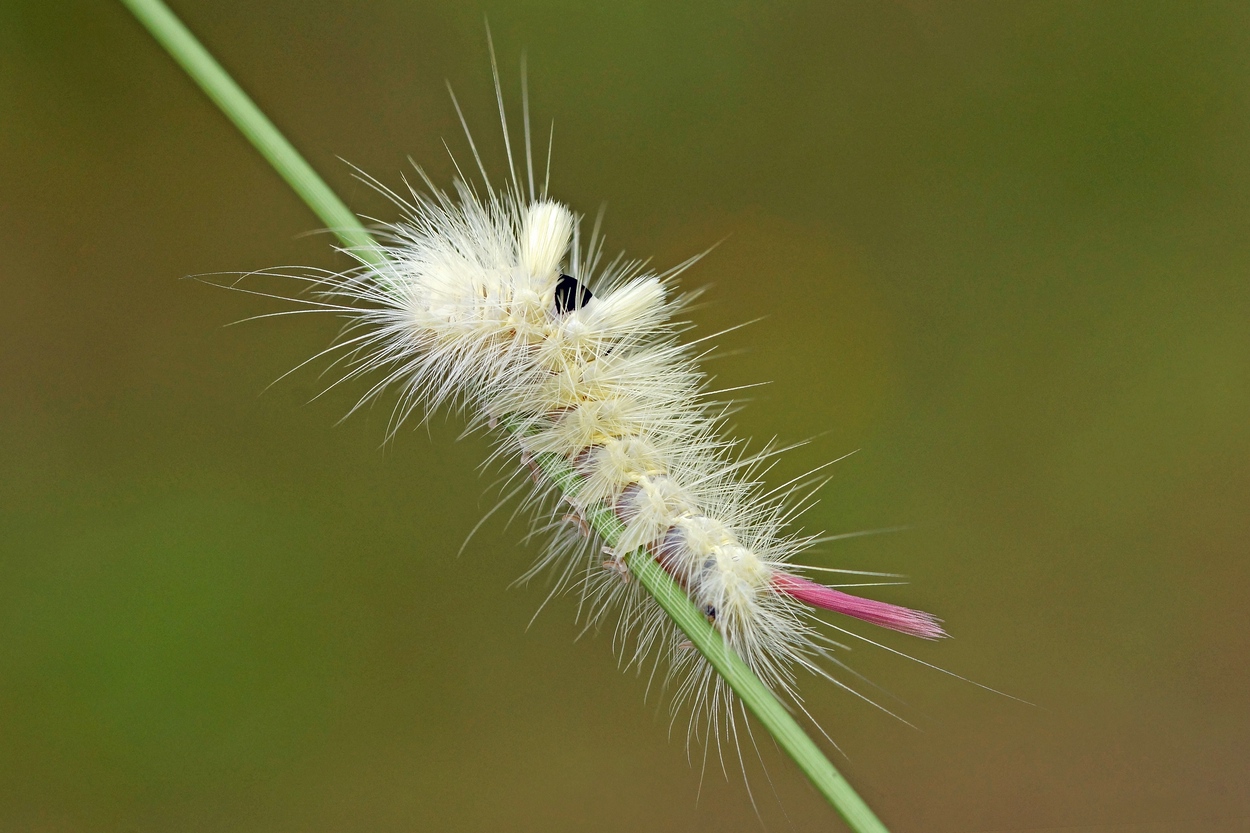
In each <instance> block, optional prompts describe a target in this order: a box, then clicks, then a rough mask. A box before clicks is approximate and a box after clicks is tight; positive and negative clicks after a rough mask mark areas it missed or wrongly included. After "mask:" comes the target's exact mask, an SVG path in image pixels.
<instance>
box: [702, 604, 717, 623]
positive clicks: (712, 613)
mask: <svg viewBox="0 0 1250 833" xmlns="http://www.w3.org/2000/svg"><path fill="white" fill-rule="evenodd" d="M703 615H704V616H706V617H707V620H708V621H709V622H712V623H715V622H716V608H714V607H713V606H712V605H704V606H703Z"/></svg>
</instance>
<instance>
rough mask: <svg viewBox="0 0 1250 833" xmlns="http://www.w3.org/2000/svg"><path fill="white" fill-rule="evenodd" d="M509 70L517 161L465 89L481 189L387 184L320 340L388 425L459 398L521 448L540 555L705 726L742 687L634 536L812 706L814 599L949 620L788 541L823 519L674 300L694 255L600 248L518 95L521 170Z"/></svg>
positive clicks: (755, 667) (932, 624)
mask: <svg viewBox="0 0 1250 833" xmlns="http://www.w3.org/2000/svg"><path fill="white" fill-rule="evenodd" d="M492 61H493V57H492ZM495 84H496V95H497V99H498V102H499V115H500V119H501V123H502V128H503V136H504V143H505V150H506V151H507V156H508V160H509V172H510V177H509V181H508V182H507V184H505V186H504V187H503V188H500V189H495V188H493V187H492V186H491V185H490V179H489V177H488V175H487V173H486V169H485V166H484V165H483V163H482V161H481V157H480V155H479V154H478V151H477V148H476V146H475V145H474V144H473V139H472V136H471V135H470V133H469V130H468V127H467V125H466V124H465V122H464V117H463V114H462V113H460V108H459V104H458V103H457V104H456V105H455V106H456V110H457V113H458V114H459V115H460V119H461V123H462V125H464V127H465V133H466V136H468V141H469V145H470V148H471V149H472V153H473V157H474V159H475V161H476V162H477V166H478V170H479V172H480V174H481V179H482V183H483V185H484V187H485V191H484V192H479V191H478V190H477V188H476V187H475V186H474V185H473V184H471V182H470V180H469V178H467V177H465V176H463V174H461V175H460V176H459V177H458V178H457V179H456V180H455V181H454V184H453V187H452V190H451V191H450V192H448V191H444V190H442V189H440V188H439V187H438V186H436V185H435V183H433V182H432V181H431V180H430V179H429V178H428V177H427V176H426V175H425V174H424V172H422V171H421V170H420V169H418V173H419V174H420V176H421V178H422V180H423V183H424V186H425V189H424V190H417V189H411V188H410V189H409V194H407V195H405V196H402V197H401V196H400V195H397V194H394V193H393V192H390V191H387V190H386V189H384V188H383V190H384V191H385V192H386V193H387V194H388V195H389V196H390V197H391V198H392V199H393V200H394V201H395V203H396V204H397V205H398V206H400V208H401V210H402V214H403V216H402V217H401V219H399V220H398V221H396V222H393V223H389V224H385V225H383V226H381V227H380V228H379V229H378V230H377V237H378V239H379V241H380V249H381V251H380V254H381V257H377V256H376V255H377V254H379V252H377V251H371V252H365V251H363V250H357V251H352V250H351V249H348V251H349V253H351V254H354V255H356V256H357V258H358V260H359V261H360V265H359V266H358V267H357V268H355V269H353V270H349V271H347V272H344V273H339V274H328V275H327V274H321V275H314V276H307V277H306V280H308V281H310V282H311V284H312V288H313V292H314V295H313V299H312V300H307V301H306V303H308V304H309V306H310V308H312V309H319V310H323V311H326V312H329V313H332V314H336V315H341V316H343V317H345V318H346V319H347V325H346V327H345V330H344V333H343V335H342V337H341V338H340V340H339V341H338V342H337V343H336V344H335V345H333V346H332V347H330V348H329V349H328V350H327V351H325V352H324V353H323V354H322V355H333V354H335V353H338V357H337V359H336V363H342V365H343V366H344V368H345V370H344V372H343V379H352V378H355V377H360V376H365V375H373V374H375V373H380V374H381V377H380V378H379V379H377V381H375V382H374V383H373V384H372V386H371V387H370V388H369V389H368V390H367V392H366V393H365V395H364V396H363V397H362V399H361V402H364V401H368V400H370V399H372V398H374V397H376V396H379V395H381V394H382V393H383V392H384V391H387V390H392V389H397V390H398V401H397V404H396V406H395V410H394V413H393V418H392V424H391V426H390V429H389V430H390V433H391V434H393V433H394V432H395V431H396V430H397V429H398V427H399V426H400V425H401V424H403V423H404V422H405V421H406V420H407V419H408V418H409V417H410V416H412V415H413V414H414V413H415V412H418V411H421V412H425V413H429V412H432V411H435V410H437V409H438V408H440V407H442V406H444V405H451V406H452V407H455V408H458V409H460V410H462V411H463V412H464V413H465V414H466V415H467V419H468V423H469V430H476V429H489V430H491V431H493V432H494V434H495V437H496V439H497V450H496V452H495V454H496V456H497V458H499V459H501V460H503V459H511V460H515V461H519V462H521V463H522V464H523V465H522V466H517V467H516V469H515V470H516V471H518V472H520V473H522V474H524V473H525V471H526V468H527V467H528V469H529V471H530V472H532V475H533V480H534V482H535V484H536V485H537V488H536V489H534V490H532V491H531V493H530V497H529V499H528V500H529V502H531V503H532V504H534V505H535V506H543V507H546V509H545V510H541V511H540V512H539V513H538V517H539V518H540V519H541V518H547V519H549V520H545V521H544V520H540V521H539V528H540V529H547V530H550V531H551V532H552V541H551V543H550V545H549V546H548V548H547V549H546V551H545V553H544V555H542V556H541V557H540V559H539V560H538V563H537V564H536V565H535V567H534V568H533V569H532V570H531V572H530V573H529V574H527V575H534V574H537V573H539V572H542V571H550V572H553V573H554V575H555V582H554V583H555V589H556V590H559V589H564V588H574V589H576V590H577V591H579V592H580V594H581V600H582V603H583V609H584V612H585V616H586V618H588V619H589V620H590V621H591V622H600V621H605V620H608V619H609V618H610V617H613V616H615V617H616V632H617V634H618V637H619V639H618V644H620V645H622V646H624V647H623V653H624V656H625V659H626V660H627V661H628V662H630V663H639V662H642V661H644V660H645V659H646V658H648V657H653V656H656V655H662V656H666V657H667V658H668V664H669V668H670V672H671V674H673V675H674V677H675V678H676V691H677V698H676V699H677V701H678V702H683V701H689V702H691V703H693V704H694V707H695V713H696V714H701V715H704V716H705V718H706V720H705V722H703V724H702V725H704V726H706V727H707V728H708V730H709V733H710V732H711V731H714V729H715V726H716V725H717V724H718V723H719V722H720V721H723V720H732V705H733V704H732V698H733V694H732V692H731V691H730V689H729V688H728V687H727V686H726V685H725V684H724V683H723V682H722V680H721V679H720V678H719V677H717V676H716V674H715V673H714V672H713V670H712V669H711V667H710V666H709V665H708V664H706V663H705V662H704V661H703V659H702V658H701V656H700V655H699V654H697V653H695V652H693V651H685V650H683V638H682V635H681V633H680V632H679V631H678V630H677V629H676V628H675V627H674V626H673V625H672V622H671V620H669V619H668V618H667V616H665V615H664V613H663V612H662V611H661V609H660V608H659V607H658V606H657V605H656V604H655V603H654V601H653V600H652V599H651V598H650V597H649V596H648V595H647V594H646V593H645V592H643V591H642V589H641V588H640V587H639V586H638V584H637V583H636V582H633V581H631V580H630V578H631V576H630V568H629V566H628V564H627V563H626V560H625V556H626V555H628V554H630V553H633V552H637V551H645V552H646V553H648V555H649V556H650V558H651V559H653V560H654V561H655V562H656V563H658V564H659V565H660V566H661V567H662V568H663V569H664V570H665V571H666V572H667V573H668V574H669V575H670V576H671V577H672V578H673V579H674V580H675V581H676V582H677V584H678V585H680V587H681V588H682V589H683V590H684V591H685V592H686V594H687V595H688V596H689V598H690V599H691V601H692V602H693V603H694V604H695V605H696V607H697V608H698V609H699V610H700V611H702V613H703V614H704V615H705V616H706V617H707V619H708V621H709V622H710V623H711V624H712V625H713V626H714V627H715V628H716V630H717V631H719V633H720V634H721V636H722V637H723V638H724V640H725V642H726V643H727V644H728V646H729V647H730V648H731V649H732V650H733V651H734V652H735V653H737V654H738V655H739V656H740V657H741V658H742V659H743V660H744V661H745V662H746V664H747V665H748V666H749V667H750V668H751V670H752V671H754V673H755V674H756V675H758V676H759V677H760V678H761V679H763V680H764V681H765V683H767V684H768V685H769V686H770V687H771V688H772V689H773V690H774V691H776V692H779V693H782V694H784V695H786V696H787V697H788V699H789V700H790V701H791V702H793V703H795V704H796V705H799V707H800V708H802V706H801V704H800V703H799V701H798V696H797V690H796V671H797V670H799V669H806V670H807V671H810V672H812V673H815V674H818V675H821V676H824V677H826V678H828V679H831V680H834V682H837V680H836V679H835V678H834V677H832V676H831V675H830V673H829V671H828V669H827V665H826V664H825V661H826V660H829V659H830V650H831V647H832V646H833V643H832V642H831V641H830V640H829V639H828V638H827V637H825V636H824V635H823V634H822V632H821V629H820V622H819V617H818V615H817V614H816V612H815V611H816V610H828V611H833V612H835V613H838V614H843V615H848V616H852V617H854V618H857V619H860V620H863V621H867V622H870V623H873V624H876V625H880V626H883V627H886V628H890V629H893V630H896V631H900V632H903V633H908V634H911V635H915V636H920V637H924V638H937V637H940V636H943V635H944V634H943V631H942V629H941V627H940V625H939V623H938V620H937V619H935V618H934V617H933V616H931V615H929V614H926V613H922V612H919V611H914V610H910V609H907V608H903V607H899V606H896V605H892V604H888V603H885V602H879V601H874V600H869V599H864V598H860V597H856V596H852V595H849V594H847V593H843V592H841V591H839V590H836V589H834V588H831V587H827V586H824V585H822V584H819V583H817V582H814V581H812V580H809V579H808V578H805V577H804V575H803V573H804V572H805V571H806V570H807V569H809V568H806V567H803V566H801V565H800V564H798V563H797V562H796V560H795V559H796V557H797V556H798V555H800V554H801V553H802V552H803V550H805V549H806V548H808V547H809V546H811V545H812V543H813V542H814V541H815V539H814V538H813V537H810V536H801V535H798V534H795V533H792V532H790V531H788V525H789V523H790V521H791V520H792V519H793V517H794V515H795V513H796V512H797V511H799V509H800V508H801V506H799V505H796V502H795V501H793V500H792V497H793V496H794V494H795V491H796V488H797V487H795V486H791V487H786V488H783V489H782V490H780V491H777V490H774V491H772V492H766V491H764V489H763V487H762V486H761V485H760V484H759V483H758V482H756V480H757V477H758V475H759V473H760V471H761V469H762V468H763V467H764V466H765V465H766V463H767V461H768V459H769V458H771V456H772V455H773V454H775V453H776V452H775V451H772V450H766V451H764V452H762V453H757V454H746V453H744V452H742V451H741V446H740V445H739V444H738V443H737V442H735V441H733V440H730V439H728V438H726V437H725V435H724V434H725V432H724V421H725V416H726V413H727V411H726V408H727V406H726V405H724V404H718V403H717V402H716V401H715V392H712V391H709V390H708V386H707V380H706V377H705V376H704V374H703V373H702V372H701V371H700V370H699V368H698V366H697V363H696V360H695V354H694V350H693V348H692V347H691V346H690V345H683V344H682V343H681V342H680V341H679V335H680V334H681V333H682V331H683V330H684V329H685V325H684V324H682V323H681V322H680V321H679V320H677V319H676V316H677V315H678V314H679V313H680V311H681V310H682V309H683V307H684V306H685V305H686V303H687V302H688V300H689V298H690V297H692V296H689V295H686V296H682V295H674V293H673V281H674V279H675V278H676V276H677V275H678V274H680V273H681V272H682V271H684V270H685V269H686V268H687V267H689V266H690V265H691V264H692V263H693V262H694V261H695V260H697V259H698V258H693V259H691V260H689V261H687V262H685V263H683V264H680V265H678V266H677V267H675V268H673V269H671V270H669V271H668V272H664V273H660V274H655V273H652V272H650V271H648V269H647V268H646V266H645V264H642V263H639V262H635V261H627V260H625V259H624V258H623V257H618V258H616V259H614V260H612V261H610V262H608V263H606V264H603V252H602V238H601V237H600V235H599V229H598V222H596V224H595V229H594V231H593V232H592V233H591V235H590V239H589V241H588V242H587V243H586V244H585V245H583V244H582V239H581V238H582V235H581V231H580V221H581V218H580V217H579V216H577V215H576V214H574V213H573V211H572V210H571V209H570V208H568V207H567V206H565V205H563V204H561V203H560V202H558V201H556V200H554V199H552V198H551V197H550V196H549V189H548V181H549V177H548V176H544V180H543V183H542V186H541V188H540V187H537V186H536V183H535V172H534V164H533V153H532V145H531V140H530V132H529V108H528V101H527V97H526V96H525V95H524V94H523V106H524V121H525V154H524V162H525V168H524V171H523V172H522V173H523V178H522V177H521V176H518V173H517V166H516V165H515V163H514V160H513V153H512V147H511V138H510V135H509V131H508V126H507V118H506V114H505V109H504V106H503V97H502V93H501V91H500V87H499V80H498V73H497V71H496V73H495ZM453 102H454V96H453ZM549 162H550V150H549V149H548V169H549V167H550V164H549ZM548 173H549V170H548ZM523 183H524V184H523ZM374 184H375V185H376V184H377V183H376V182H375V183H374ZM378 187H380V188H381V186H380V185H379V186H378ZM601 264H602V265H601ZM544 459H556V460H559V461H561V464H562V465H564V466H566V467H567V468H568V469H569V470H570V471H571V472H572V476H573V477H574V478H575V481H576V482H575V487H574V488H569V487H568V483H556V482H554V481H553V479H552V478H551V477H550V476H548V475H547V474H545V473H544V472H545V469H544V468H543V467H542V466H540V465H539V464H538V461H540V460H544ZM801 503H802V501H801V500H800V501H797V504H801ZM553 504H554V505H555V506H556V507H557V508H556V509H555V511H554V512H552V511H551V507H552V505H553ZM602 513H608V514H609V515H610V516H611V517H612V518H614V519H615V522H616V523H617V524H619V527H620V530H621V532H620V535H619V538H618V539H616V540H614V541H613V546H612V547H611V548H607V547H605V546H604V542H603V541H601V540H599V539H598V536H597V535H596V533H595V532H594V530H593V529H592V525H591V524H589V523H588V519H590V518H591V517H593V516H597V515H600V514H602ZM835 662H836V661H835ZM838 684H839V685H842V683H838ZM697 724H698V721H692V727H695V726H696V725H697ZM696 731H697V729H696Z"/></svg>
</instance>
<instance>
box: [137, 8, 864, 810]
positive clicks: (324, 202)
mask: <svg viewBox="0 0 1250 833" xmlns="http://www.w3.org/2000/svg"><path fill="white" fill-rule="evenodd" d="M120 2H121V3H122V4H123V5H125V6H126V7H127V8H128V9H130V11H131V12H132V13H133V14H134V16H135V17H136V18H138V19H139V21H140V22H141V23H142V24H143V25H144V26H145V27H146V28H147V30H148V31H149V32H150V33H151V34H152V36H153V37H155V38H156V40H157V41H159V42H160V44H161V45H162V46H163V47H165V49H166V50H167V51H168V52H169V54H170V55H171V56H173V58H174V60H175V61H177V62H178V63H179V64H180V65H181V66H182V68H183V69H184V70H186V72H187V74H188V75H190V76H191V77H192V78H193V79H194V80H195V82H196V83H197V84H199V86H200V88H201V89H203V90H204V92H205V93H206V94H207V95H208V97H209V98H210V99H212V100H213V102H214V103H215V104H216V105H217V106H218V107H219V108H220V109H221V110H222V112H224V113H225V114H226V116H227V117H228V118H229V119H230V120H231V121H232V122H234V124H235V126H236V127H238V129H239V130H240V132H242V133H243V135H244V136H246V137H247V139H248V141H250V142H251V143H252V145H253V146H254V147H255V148H256V149H257V150H258V151H260V153H261V155H262V156H264V157H265V159H267V160H268V161H269V163H270V164H271V165H273V167H274V169H275V170H277V172H278V173H279V174H280V175H281V176H282V178H283V179H285V180H286V181H287V183H288V184H289V185H290V186H291V187H292V188H293V189H294V190H295V192H296V193H297V194H299V196H300V198H301V199H303V200H304V202H305V203H306V204H307V205H308V207H309V208H311V209H312V210H313V212H314V213H315V214H316V215H317V216H318V217H319V218H320V219H321V221H322V222H323V223H325V224H326V226H327V227H329V229H330V230H331V231H333V232H334V233H335V234H336V235H338V238H339V240H340V241H341V242H342V244H343V247H344V248H346V249H349V250H351V251H352V252H353V253H354V254H355V255H356V256H357V257H360V258H361V259H362V260H366V261H368V262H370V263H373V264H378V263H380V262H381V259H382V257H383V256H382V254H381V253H380V252H379V251H378V249H377V244H376V242H375V241H374V239H373V237H372V236H371V235H370V234H369V232H368V231H367V230H366V229H365V227H364V226H363V225H362V224H361V223H360V220H359V219H358V218H357V217H356V215H355V214H353V213H352V212H351V210H350V209H348V208H347V206H346V205H344V204H343V202H342V200H340V199H339V198H338V196H337V195H336V194H335V193H334V192H333V191H331V190H330V187H329V186H328V185H326V184H325V182H324V181H323V180H322V179H321V177H319V176H318V175H317V173H316V172H315V171H314V170H313V169H312V167H311V166H309V164H308V163H307V162H306V161H304V158H303V157H302V156H300V154H299V152H298V151H297V150H296V149H295V148H294V147H293V146H292V145H291V143H290V142H288V141H287V140H286V137H284V136H283V135H282V134H281V133H280V132H278V129H277V128H276V127H274V125H273V122H271V121H269V119H268V118H266V117H265V114H264V113H262V112H261V111H260V109H259V108H257V106H256V105H255V104H254V103H253V102H252V100H251V99H250V98H248V96H247V94H246V93H245V92H243V90H242V88H240V87H239V85H238V84H236V83H235V82H234V80H233V79H232V78H231V77H230V76H229V75H227V74H226V71H225V70H224V69H222V67H221V65H220V64H218V63H217V61H216V60H214V59H213V56H212V55H210V54H209V53H208V51H207V50H206V49H205V48H204V47H203V46H202V45H201V44H200V42H199V41H198V40H196V39H195V36H194V35H192V34H191V32H190V31H188V30H187V28H186V27H185V26H184V25H183V24H182V22H181V21H179V20H178V18H177V17H175V16H174V14H173V12H171V11H170V10H169V8H168V7H166V6H165V4H164V3H162V2H161V0H120ZM536 462H537V463H538V465H539V466H540V467H541V469H542V470H543V472H544V474H545V475H546V476H547V477H548V478H550V479H551V481H552V482H553V483H555V484H556V485H557V486H558V487H559V488H560V489H561V490H562V491H563V492H564V493H565V494H569V495H573V494H576V492H577V491H578V489H579V488H580V487H581V479H580V478H579V477H578V475H577V474H576V473H575V472H574V471H573V470H572V468H571V467H570V466H569V464H568V462H567V461H566V460H564V459H563V458H561V457H558V456H555V455H540V456H539V457H538V459H537V460H536ZM587 516H588V517H587V521H588V522H589V523H590V524H591V525H592V526H593V527H594V528H595V531H596V532H598V533H599V535H600V536H601V537H602V538H603V539H604V541H605V542H606V543H607V544H608V545H609V546H615V544H616V542H617V541H618V540H619V538H620V535H621V532H622V527H621V522H620V521H619V520H618V519H617V517H616V515H615V514H614V513H612V512H611V511H609V510H607V509H603V508H601V510H600V511H591V512H588V513H587ZM626 563H627V564H628V566H629V570H630V572H631V573H632V574H633V576H634V577H635V578H636V579H637V580H638V581H639V583H641V584H642V586H643V587H645V588H646V589H647V590H648V592H650V593H651V595H652V596H654V597H655V600H656V602H658V603H659V605H660V607H662V608H663V609H664V611H665V612H666V613H667V614H668V615H669V616H670V617H671V618H672V619H673V621H674V622H675V623H676V624H677V626H678V627H679V628H681V630H682V632H683V633H685V634H686V636H687V637H688V638H689V639H690V641H691V643H692V644H693V645H694V646H695V648H696V649H698V651H699V652H700V653H702V654H703V656H704V657H706V658H707V661H708V662H709V663H711V664H712V667H713V668H715V669H716V671H717V673H719V674H720V675H721V676H722V677H723V678H724V679H725V681H726V682H728V683H729V685H730V687H731V688H732V689H733V690H734V692H736V693H737V695H738V696H739V697H740V698H741V699H742V702H743V703H744V704H745V705H746V707H747V708H748V709H750V710H751V713H752V714H754V715H755V717H756V718H757V719H758V720H759V722H760V723H761V724H762V725H763V726H764V728H765V729H767V730H768V732H769V733H770V734H771V735H772V736H773V737H774V738H775V739H776V741H777V744H778V745H779V746H781V748H782V749H784V750H785V751H786V752H787V753H789V755H790V757H792V758H793V759H794V761H795V763H797V764H798V765H799V769H801V770H802V771H803V773H804V774H805V775H807V777H808V778H809V779H810V780H811V782H812V784H813V785H814V786H815V787H816V789H817V790H818V791H819V792H820V793H821V795H823V796H824V797H825V798H826V799H828V801H829V803H830V804H832V805H833V807H834V808H835V809H836V810H837V811H838V812H839V813H841V815H842V817H843V818H844V819H845V820H846V823H847V824H848V825H849V826H850V828H851V829H852V830H853V831H855V833H889V831H888V830H887V829H886V827H885V825H884V824H882V823H881V821H880V820H879V819H878V818H877V817H876V815H874V814H873V812H872V810H871V809H869V807H868V805H867V804H866V803H864V801H863V799H861V798H860V797H859V795H858V794H857V793H856V792H855V790H854V788H852V787H851V785H850V783H848V782H847V780H846V779H845V778H843V777H842V775H841V774H840V773H839V772H838V771H837V769H835V768H834V766H833V764H832V763H830V762H829V759H828V758H827V757H825V754H824V753H823V752H822V751H821V750H820V747H818V746H817V745H816V744H815V742H813V741H812V739H811V738H810V737H809V736H808V735H807V733H805V732H804V731H803V729H802V727H800V726H799V724H798V723H797V722H796V721H795V719H794V718H793V716H791V714H790V713H789V712H788V711H787V710H786V708H785V706H783V705H782V704H781V702H780V701H779V700H778V699H777V697H776V695H774V694H773V693H772V691H770V690H769V688H768V687H767V686H765V685H764V683H763V682H762V681H761V680H760V679H759V677H757V676H756V675H755V674H754V673H753V672H752V671H751V669H750V668H749V667H748V666H747V664H746V663H745V662H743V661H742V659H741V658H740V657H739V656H738V655H737V654H735V653H734V652H733V651H732V650H730V648H729V646H728V645H726V644H725V641H724V640H723V639H722V638H721V636H720V634H719V633H718V632H717V631H716V629H715V628H713V627H712V625H711V624H710V623H709V622H708V621H707V618H706V617H705V616H704V615H703V614H702V613H700V612H699V610H698V608H696V607H695V605H694V603H693V602H691V601H690V599H689V597H688V596H687V595H686V594H685V592H684V591H683V590H682V589H681V588H680V587H679V586H678V585H677V583H676V582H674V581H673V579H672V577H670V576H669V574H668V573H667V572H665V571H664V569H663V568H662V567H661V566H660V565H659V564H657V563H656V562H655V559H654V558H652V557H651V556H650V554H649V553H648V552H647V551H646V550H645V549H640V550H638V551H637V552H634V553H631V554H630V555H629V556H628V557H627V559H626Z"/></svg>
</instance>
